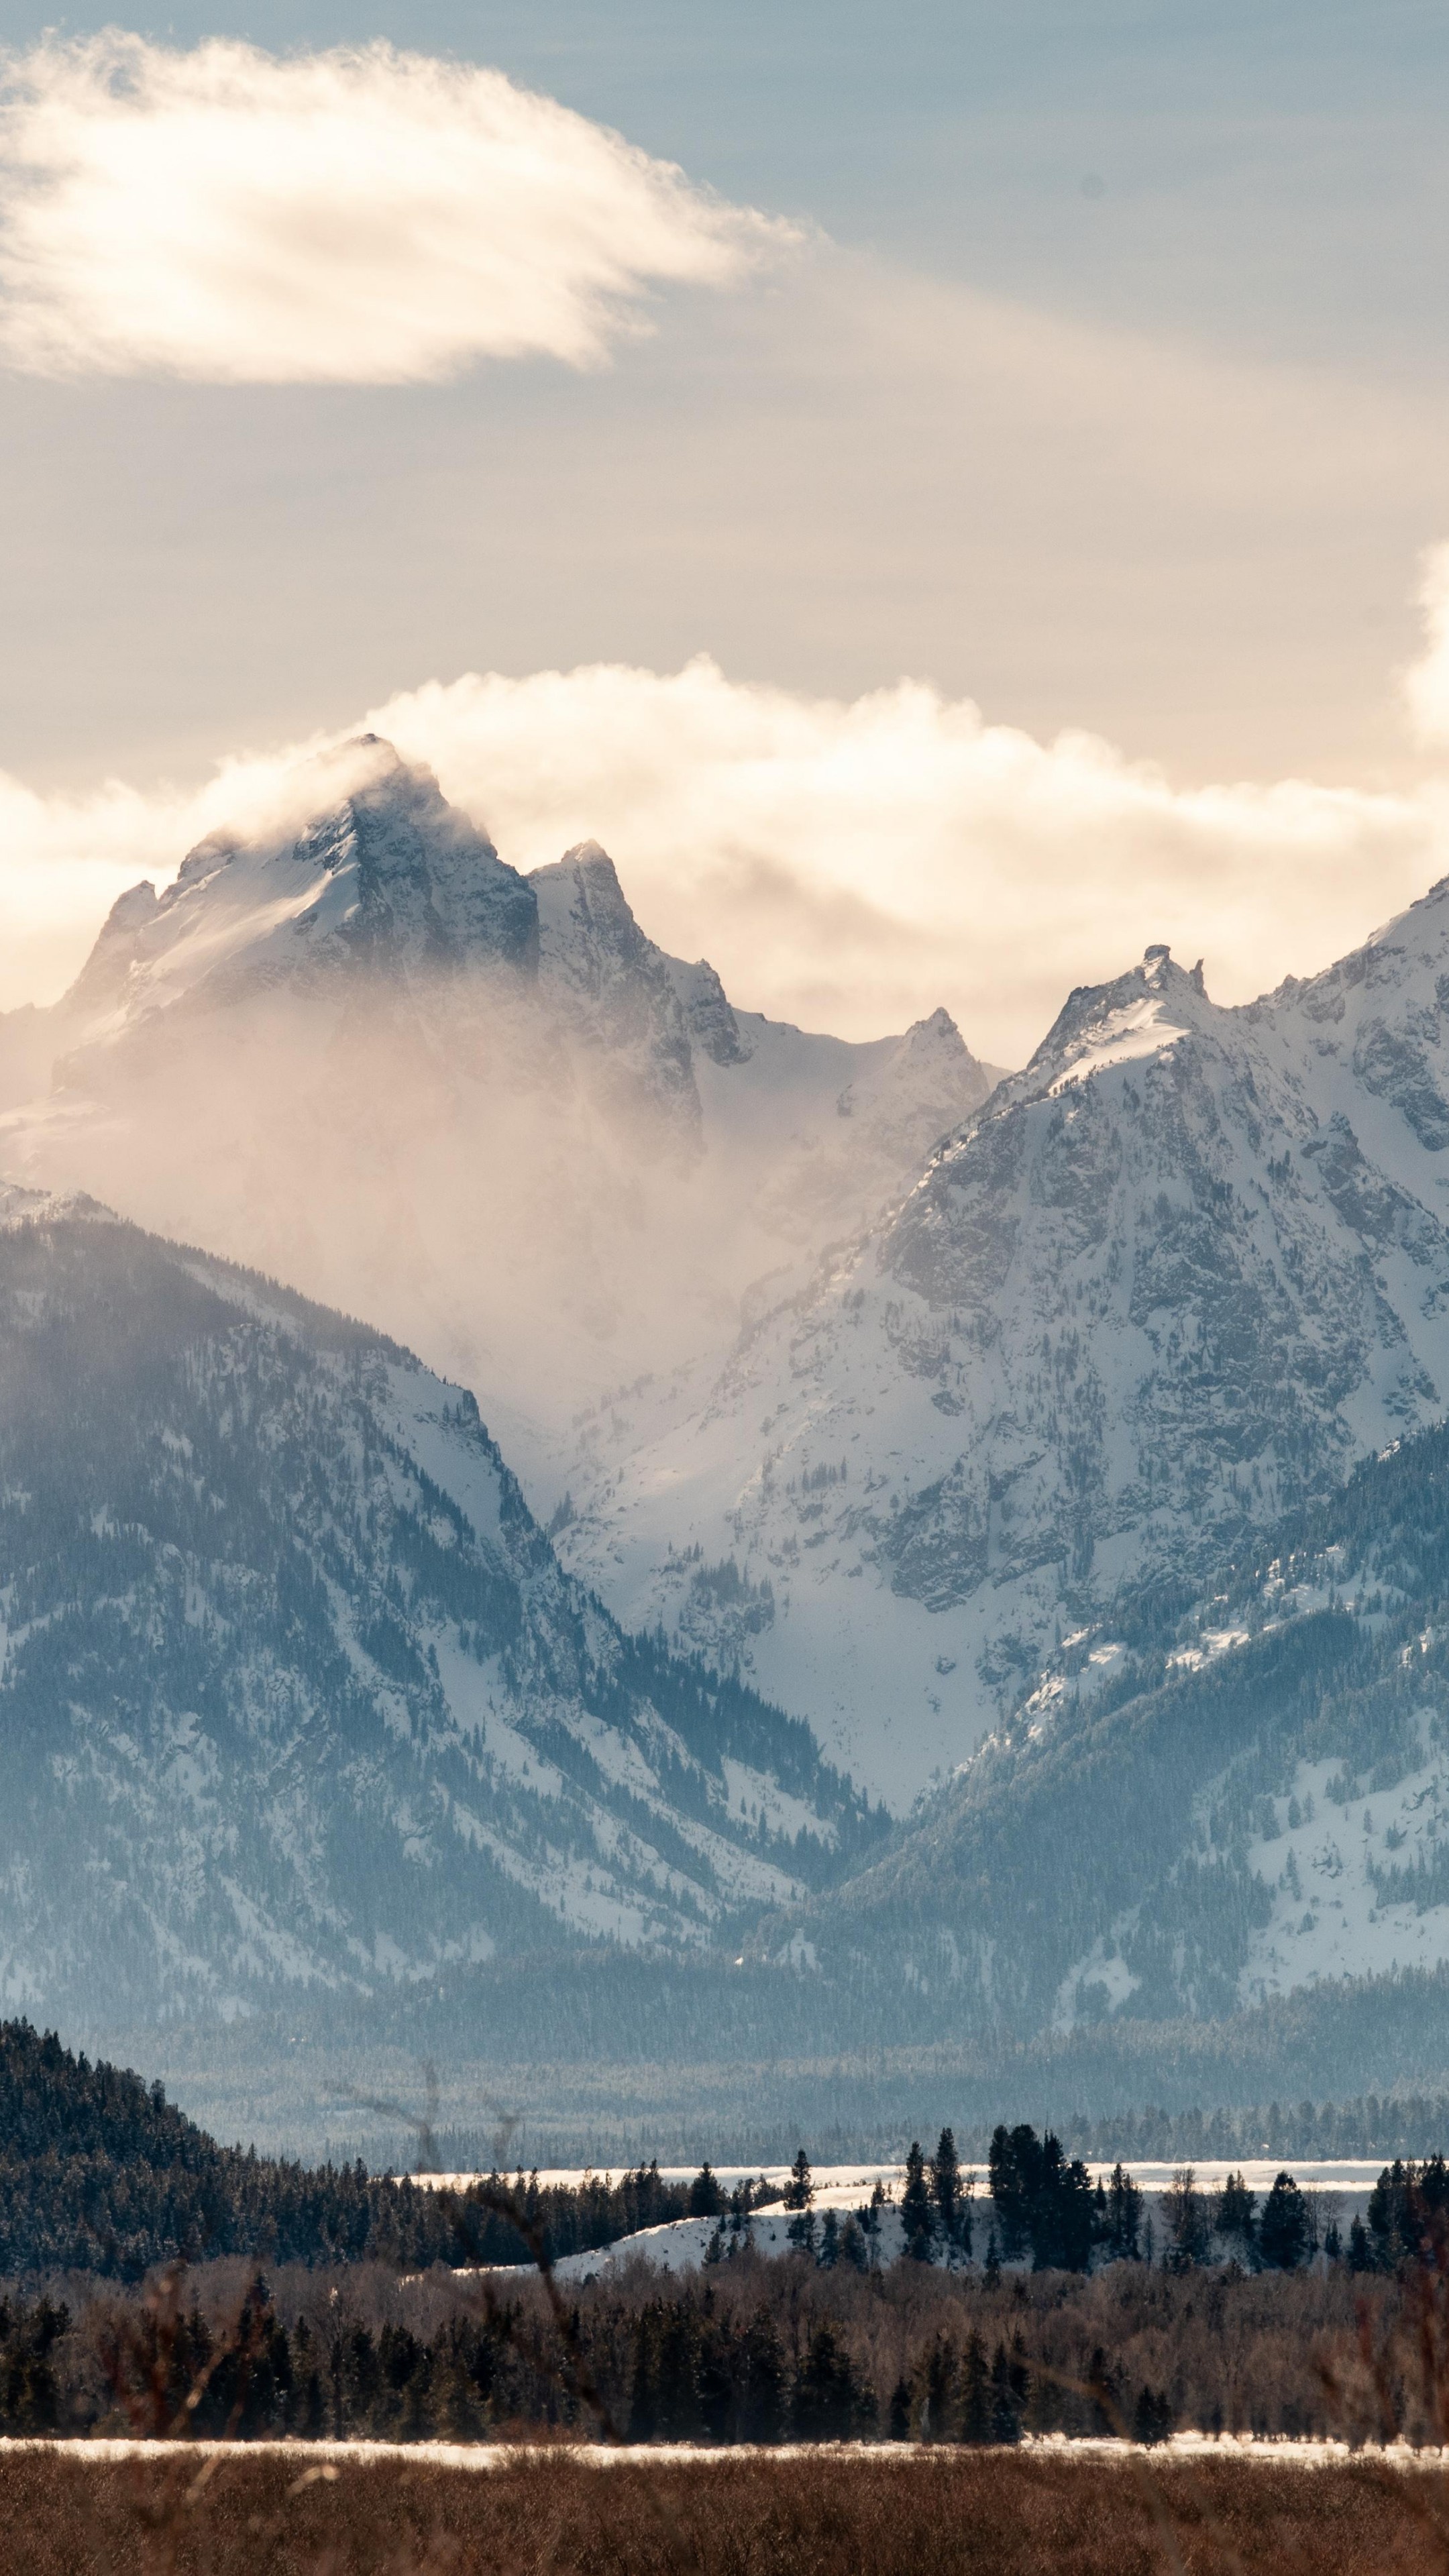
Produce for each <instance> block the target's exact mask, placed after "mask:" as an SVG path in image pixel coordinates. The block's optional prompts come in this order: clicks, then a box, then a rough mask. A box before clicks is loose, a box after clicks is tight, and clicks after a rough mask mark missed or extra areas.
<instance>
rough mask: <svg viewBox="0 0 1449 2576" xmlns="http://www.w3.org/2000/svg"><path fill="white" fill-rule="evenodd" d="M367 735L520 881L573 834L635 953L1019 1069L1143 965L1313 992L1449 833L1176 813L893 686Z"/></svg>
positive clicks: (421, 708) (606, 689)
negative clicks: (646, 950)
mask: <svg viewBox="0 0 1449 2576" xmlns="http://www.w3.org/2000/svg"><path fill="white" fill-rule="evenodd" d="M368 722H369V723H370V724H371V725H373V726H375V727H376V729H377V730H378V731H379V732H381V733H385V734H387V735H388V736H389V737H390V739H392V740H393V741H394V742H396V743H397V745H398V747H399V749H400V750H402V751H404V752H405V753H408V754H410V755H411V756H414V757H417V758H421V759H424V760H427V761H428V762H430V763H431V764H432V766H433V767H434V768H435V769H436V770H437V772H438V775H439V777H440V779H441V781H442V784H443V787H444V789H445V791H446V792H447V793H448V794H449V795H451V796H453V797H454V798H456V799H457V800H458V801H459V802H460V803H462V804H464V805H466V806H467V807H468V808H469V809H470V810H471V811H472V812H473V813H475V814H476V815H477V816H478V818H479V819H480V820H481V821H483V822H485V823H486V824H487V826H488V828H489V829H490V830H491V831H492V833H493V836H494V838H495V840H496V841H497V843H498V845H499V847H500V849H501V850H502V851H503V852H504V854H505V856H507V857H509V858H511V859H512V860H513V861H514V862H515V864H517V865H519V866H523V867H532V866H536V865H537V864H539V862H541V861H543V860H545V859H548V858H552V857H554V856H556V855H557V854H558V852H559V851H560V850H561V849H562V848H563V847H565V845H566V844H567V843H568V842H570V841H573V840H577V839H579V838H581V837H583V835H584V834H586V833H592V834H594V835H595V836H596V837H597V838H599V839H600V840H602V841H603V842H604V843H605V844H606V846H607V847H608V848H609V849H610V850H611V851H612V852H613V854H614V857H615V859H616V861H617V863H618V866H619V871H620V875H621V877H622V879H623V881H624V884H625V887H626V889H627V891H628V893H629V895H630V897H631V899H632V901H633V903H634V906H635V909H636V911H637V912H638V914H639V916H640V918H641V920H642V921H643V922H644V924H645V926H646V928H647V929H648V930H649V931H650V932H651V933H652V934H653V936H654V937H655V938H657V939H659V940H660V941H661V942H662V944H663V945H665V946H666V947H668V948H670V949H672V950H673V951H675V952H676V953H678V954H682V955H684V956H689V957H693V956H698V955H700V954H704V955H707V956H708V957H709V958H710V960H711V962H712V964H714V965H715V966H716V967H718V969H719V971H720V973H721V974H722V975H723V977H724V980H725V984H726V986H727V988H728V990H729V991H730V992H731V993H732V994H733V996H734V997H735V999H736V1000H738V1001H740V1002H742V1003H745V1004H747V1005H749V1006H751V1007H753V1008H757V1009H765V1010H768V1011H770V1012H771V1013H775V1014H779V1015H782V1016H784V1017H786V1018H790V1019H795V1020H799V1021H803V1022H804V1023H806V1024H807V1025H813V1026H816V1027H827V1028H831V1029H834V1030H837V1031H838V1032H839V1033H840V1034H841V1035H843V1036H852V1037H865V1036H874V1035H877V1034H879V1033H880V1032H881V1031H882V1030H884V1029H887V1028H890V1027H899V1026H901V1025H902V1023H903V1022H904V1021H906V1020H908V1019H910V1018H912V1017H915V1016H917V1015H919V1014H920V1013H922V1012H924V1011H927V1010H929V1009H931V1008H933V1007H934V1005H935V1004H936V1003H938V1002H945V1003H946V1004H947V1005H948V1007H949V1008H951V1009H952V1010H953V1011H954V1012H955V1013H956V1015H957V1016H958V1018H959V1019H960V1021H961V1024H962V1026H963V1028H964V1030H965V1032H966V1034H967V1036H968V1038H969V1040H970V1043H971V1044H972V1045H973V1046H974V1047H975V1048H976V1049H977V1050H978V1052H980V1053H981V1054H983V1055H985V1056H987V1057H988V1058H989V1059H991V1060H993V1061H996V1062H1000V1063H1015V1062H1020V1061H1022V1060H1023V1059H1024V1057H1025V1056H1026V1055H1027V1054H1028V1053H1029V1052H1030V1050H1031V1048H1032V1047H1033V1046H1034V1045H1035V1044H1036V1043H1037V1040H1038V1039H1039V1038H1040V1037H1041V1036H1042V1035H1043V1033H1044V1031H1045V1029H1046V1027H1047V1025H1048V1023H1049V1022H1050V1020H1051V1018H1052V1017H1053V1016H1054V1015H1055V1013H1056V1011H1057V1010H1058V1009H1059V1007H1060V1005H1061V1003H1062V1001H1063V1000H1064V999H1065V997H1066V994H1067V992H1068V991H1069V990H1070V988H1071V986H1072V985H1074V984H1080V983H1088V982H1093V981H1096V980H1098V979H1099V978H1102V977H1105V976H1108V975H1111V974H1115V973H1118V972H1120V971H1121V970H1122V968H1123V967H1124V966H1126V965H1129V964H1131V963H1132V962H1134V961H1135V959H1136V958H1137V957H1139V956H1140V955H1141V953H1142V950H1143V948H1144V946H1145V945H1146V944H1147V943H1148V942H1149V941H1150V940H1155V939H1166V940H1168V941H1169V942H1170V943H1171V945H1172V947H1173V948H1174V950H1175V952H1176V953H1177V954H1178V955H1179V956H1181V957H1183V958H1184V959H1185V960H1186V961H1187V962H1189V963H1191V961H1192V960H1193V959H1194V958H1196V957H1197V956H1199V955H1202V956H1204V958H1205V960H1206V967H1207V976H1208V984H1209V989H1210V991H1212V992H1213V993H1214V994H1215V996H1216V998H1217V999H1219V1000H1221V1001H1239V1000H1246V999H1248V998H1250V997H1251V996H1252V995H1253V994H1254V993H1257V992H1260V991H1262V990H1263V989H1264V988H1265V987H1266V986H1268V985H1271V984H1272V983H1274V982H1276V981H1278V980H1279V979H1280V978H1281V977H1282V976H1284V975H1286V974H1290V973H1298V974H1301V973H1305V972H1308V971H1311V970H1313V969H1315V968H1317V967H1318V966H1321V965H1326V964H1327V963H1328V962H1329V961H1330V960H1331V959H1332V958H1333V957H1335V956H1337V955H1339V954H1341V953H1342V952H1343V951H1344V950H1346V949H1348V948H1350V947H1352V946H1354V945H1355V944H1356V943H1357V942H1358V941H1360V940H1361V939H1362V938H1364V937H1365V935H1366V934H1367V933H1368V932H1369V931H1370V930H1371V929H1372V928H1373V927H1374V925H1375V923H1376V922H1378V921H1379V920H1381V919H1383V918H1384V917H1385V916H1386V915H1388V914H1389V913H1392V912H1394V911H1396V910H1398V909H1399V908H1400V907H1401V906H1403V905H1404V904H1406V903H1409V902H1411V901H1412V900H1413V898H1414V897H1415V896H1416V895H1417V894H1419V893H1421V892H1422V891H1423V889H1424V887H1425V886H1426V885H1427V884H1428V883H1429V882H1430V880H1431V878H1433V877H1434V876H1436V875H1438V874H1439V873H1441V872H1442V870H1443V868H1444V866H1445V864H1446V861H1445V857H1444V855H1443V853H1444V849H1445V846H1446V843H1449V811H1446V810H1445V809H1444V808H1443V806H1442V804H1441V799H1440V797H1439V794H1438V792H1437V791H1436V790H1435V789H1434V788H1433V787H1432V786H1429V787H1425V788H1422V789H1420V790H1418V791H1416V792H1413V793H1408V794H1401V795H1390V794H1383V793H1368V792H1363V791H1359V790H1355V789H1352V788H1343V787H1319V786H1315V785H1313V784H1311V783H1309V782H1305V781H1300V780H1294V779H1288V780H1284V781H1282V782H1281V783H1279V784H1276V785H1270V786H1267V787H1262V786H1255V785H1229V786H1207V787H1201V788H1193V789H1181V788H1177V787H1174V786H1172V785H1171V784H1169V782H1168V781H1167V780H1166V779H1165V778H1164V777H1163V776H1162V775H1161V773H1160V772H1159V771H1157V770H1155V769H1153V768H1150V767H1148V766H1145V765H1142V764H1137V763H1133V762H1129V761H1127V760H1125V759H1124V758H1122V756H1121V755H1120V754H1119V753H1117V752H1115V751H1114V750H1113V749H1112V748H1111V747H1110V746H1109V745H1108V744H1106V743H1104V742H1101V741H1098V740H1096V739H1094V738H1092V737H1091V736H1088V735H1085V734H1064V735H1062V736H1060V737H1059V738H1058V739H1057V740H1055V741H1054V742H1050V743H1045V744H1044V743H1041V742H1037V741H1035V740H1033V739H1032V737H1031V736H1030V735H1028V734H1026V733H1024V732H1021V731H1018V730H1016V729H1015V728H1013V727H1009V726H1005V725H991V724H988V723H986V722H985V721H984V720H983V718H982V716H981V714H980V712H979V710H978V709H977V708H976V707H975V706H974V705H973V704H972V703H971V702H970V701H969V700H966V699H958V700H951V699H947V698H944V697H942V696H941V695H940V694H938V692H937V691H935V690H934V689H930V688H927V687H923V686H921V685H920V684H918V683H915V682H911V681H902V682H900V683H899V684H897V685H896V686H895V687H893V688H890V689H882V690H878V691H876V692H874V693H872V694H871V695H869V696H866V697H861V698H858V699H856V700H855V701H854V702H851V703H846V702H842V701H837V700H827V699H817V698H808V697H804V696H800V695H795V694H792V693H790V692H787V691H785V690H781V689H770V688H763V687H759V686H751V685H745V684H739V683H735V682H732V681H730V680H728V679H727V678H726V677H725V676H724V674H723V673H722V672H721V671H719V670H718V669H717V668H716V666H715V665H714V664H713V663H712V662H709V661H705V660H700V661H696V662H693V663H691V664H689V666H688V667H687V668H686V669H685V670H683V671H680V672H678V673H675V674H674V675H672V676H667V677H661V676H658V675H656V674H655V673H653V672H649V671H638V670H627V669H621V668H618V667H600V668H596V669H592V670H579V671H571V672H567V673H551V672H542V673H537V674H535V675H534V676H532V677H531V678H528V679H523V680H513V679H506V678H500V677H499V676H497V675H496V674H495V675H490V676H488V677H486V678H467V679H462V680H459V681H456V682H454V683H453V684H452V685H451V686H442V685H439V684H436V683H435V684H433V685H431V686H430V687H427V688H424V689H420V690H417V691H415V692H413V693H411V694H408V695H404V696H399V697H396V698H393V699H391V700H389V701H388V703H387V704H386V705H383V706H380V707H377V708H375V709H374V710H373V711H372V713H371V715H370V716H369V718H368Z"/></svg>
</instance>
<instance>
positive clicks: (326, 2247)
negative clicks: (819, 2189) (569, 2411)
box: [0, 2021, 758, 2280]
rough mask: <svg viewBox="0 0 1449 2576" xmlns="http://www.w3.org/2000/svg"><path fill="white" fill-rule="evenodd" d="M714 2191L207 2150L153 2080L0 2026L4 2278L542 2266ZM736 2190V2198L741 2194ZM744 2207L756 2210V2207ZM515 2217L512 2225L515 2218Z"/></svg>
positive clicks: (640, 2179)
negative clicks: (360, 2266)
mask: <svg viewBox="0 0 1449 2576" xmlns="http://www.w3.org/2000/svg"><path fill="white" fill-rule="evenodd" d="M717 2192H718V2185H717V2184H716V2183H715V2181H714V2177H713V2175H712V2174H711V2173H710V2172H709V2168H708V2167H707V2166H706V2168H705V2169H704V2172H703V2174H701V2175H700V2176H699V2177H697V2178H696V2181H695V2183H694V2184H693V2185H692V2186H691V2185H688V2184H681V2183H669V2182H666V2181H665V2180H664V2179H663V2177H662V2176H661V2175H660V2172H659V2169H658V2166H657V2164H655V2165H649V2166H641V2167H640V2168H639V2169H638V2170H637V2171H635V2172H631V2173H625V2174H622V2175H621V2176H620V2177H619V2178H618V2179H617V2180H613V2179H610V2178H606V2177H604V2176H598V2175H591V2176H587V2177H586V2178H585V2179H584V2181H583V2182H582V2183H581V2184H579V2185H578V2187H577V2188H571V2187H569V2186H567V2185H563V2184H553V2185H547V2186H544V2185H540V2183H539V2181H538V2179H537V2177H536V2176H525V2175H523V2174H519V2175H516V2176H515V2177H513V2178H512V2179H511V2180H509V2179H506V2178H504V2177H502V2176H500V2175H497V2174H494V2175H491V2176H490V2177H489V2178H488V2180H487V2181H486V2182H484V2183H481V2184H479V2185H476V2186H473V2187H470V2188H469V2189H468V2190H467V2191H465V2192H461V2193H460V2192H446V2191H435V2190H430V2189H428V2188H426V2187H424V2186H423V2185H421V2184H419V2183H417V2182H413V2181H408V2180H406V2179H400V2180H397V2179H394V2178H392V2177H391V2176H377V2175H371V2174H369V2173H368V2172H367V2170H366V2168H365V2167H364V2166H363V2165H362V2164H361V2163H360V2162H359V2163H355V2164H351V2165H320V2166H308V2165H303V2164H298V2163H294V2162H292V2161H290V2160H288V2159H283V2158H275V2157H266V2156H258V2155H257V2154H255V2153H254V2152H253V2151H252V2150H250V2149H246V2150H243V2149H242V2148H240V2147H223V2146H219V2145H218V2144H217V2143H216V2141H215V2140H214V2139H212V2138H209V2137H208V2136H207V2135H206V2133H205V2131H204V2130H202V2129H199V2128H197V2127H196V2125H195V2124H194V2122H192V2121H190V2120H188V2119H186V2118H185V2117H184V2115H183V2114H182V2113H181V2112H180V2111H178V2110H177V2109H176V2108H175V2106H174V2105H173V2104H171V2103H169V2102H168V2101H167V2099H166V2096H165V2093H164V2091H163V2090H162V2088H161V2086H160V2085H159V2084H153V2085H149V2086H148V2085H147V2084H145V2083H144V2082H143V2081H142V2079H141V2078H140V2076H138V2075H133V2074H129V2073H126V2072H123V2071H122V2070H121V2069H119V2068H117V2067H114V2066H108V2065H105V2064H103V2063H97V2064H95V2065H92V2064H91V2063H90V2062H89V2060H88V2059H87V2058H85V2057H84V2056H79V2057H78V2056H76V2055H74V2054H73V2053H72V2052H71V2051H70V2050H69V2049H66V2048H63V2047H62V2046H61V2044H60V2041H59V2040H58V2038H57V2037H56V2036H55V2034H54V2033H53V2032H47V2033H46V2034H44V2036H42V2035H41V2034H40V2033H39V2032H37V2031H36V2030H34V2029H33V2028H32V2026H31V2025H30V2023H28V2022H25V2021H16V2022H6V2023H3V2024H0V2274H3V2275H10V2276H13V2275H15V2274H17V2273H21V2274H23V2273H35V2272H45V2271H81V2272H98V2273H102V2274H106V2275H110V2276H112V2277H114V2278H118V2279H121V2280H139V2279H140V2277H141V2276H142V2274H143V2273H144V2272H146V2271H147V2270H148V2269H149V2268H150V2267H151V2266H152V2265H154V2264H158V2263H169V2262H173V2261H175V2260H177V2259H178V2258H179V2259H184V2260H188V2261H196V2260H198V2259H200V2258H202V2257H204V2256H216V2255H223V2254H241V2255H248V2256H251V2255H262V2256H265V2257H266V2259H267V2260H268V2261H271V2262H300V2263H309V2264H318V2263H348V2262H363V2261H372V2260H375V2261H382V2262H388V2263H394V2264H397V2265H399V2266H407V2267H409V2268H415V2269H416V2268H421V2267H423V2266H425V2265H427V2264H429V2263H487V2264H517V2263H528V2262H529V2261H531V2260H532V2259H533V2258H534V2255H535V2253H536V2252H541V2253H543V2254H544V2255H545V2256H546V2258H547V2259H548V2260H549V2261H550V2262H555V2261H557V2260H558V2259H559V2258H560V2257H561V2256H563V2255H565V2254H578V2253H585V2252H589V2251H591V2250H593V2249H594V2248H595V2247H600V2246H605V2245H612V2244H614V2243H615V2242H616V2241H617V2239H618V2238H619V2237H621V2236H632V2235H634V2234H636V2233H637V2232H638V2231H639V2230H640V2229H641V2228H645V2227H657V2226H660V2225H661V2224H663V2222H664V2221H666V2220H668V2219H674V2218H683V2217H685V2216H686V2215H688V2214H689V2212H690V2209H691V2206H692V2204H693V2203H697V2202H698V2201H699V2199H700V2196H701V2194H703V2197H704V2200H705V2201H706V2202H707V2203H709V2204H710V2205H711V2206H712V2205H713V2194H715V2193H717ZM737 2197H738V2195H737ZM753 2205H758V2202H757V2200H756V2202H755V2203H754V2204H753ZM512 2212H516V2213H517V2215H518V2218H519V2219H520V2220H521V2221H522V2229H521V2230H520V2227H519V2225H518V2224H516V2223H515V2218H514V2216H513V2215H512V2214H510V2213H512Z"/></svg>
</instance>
